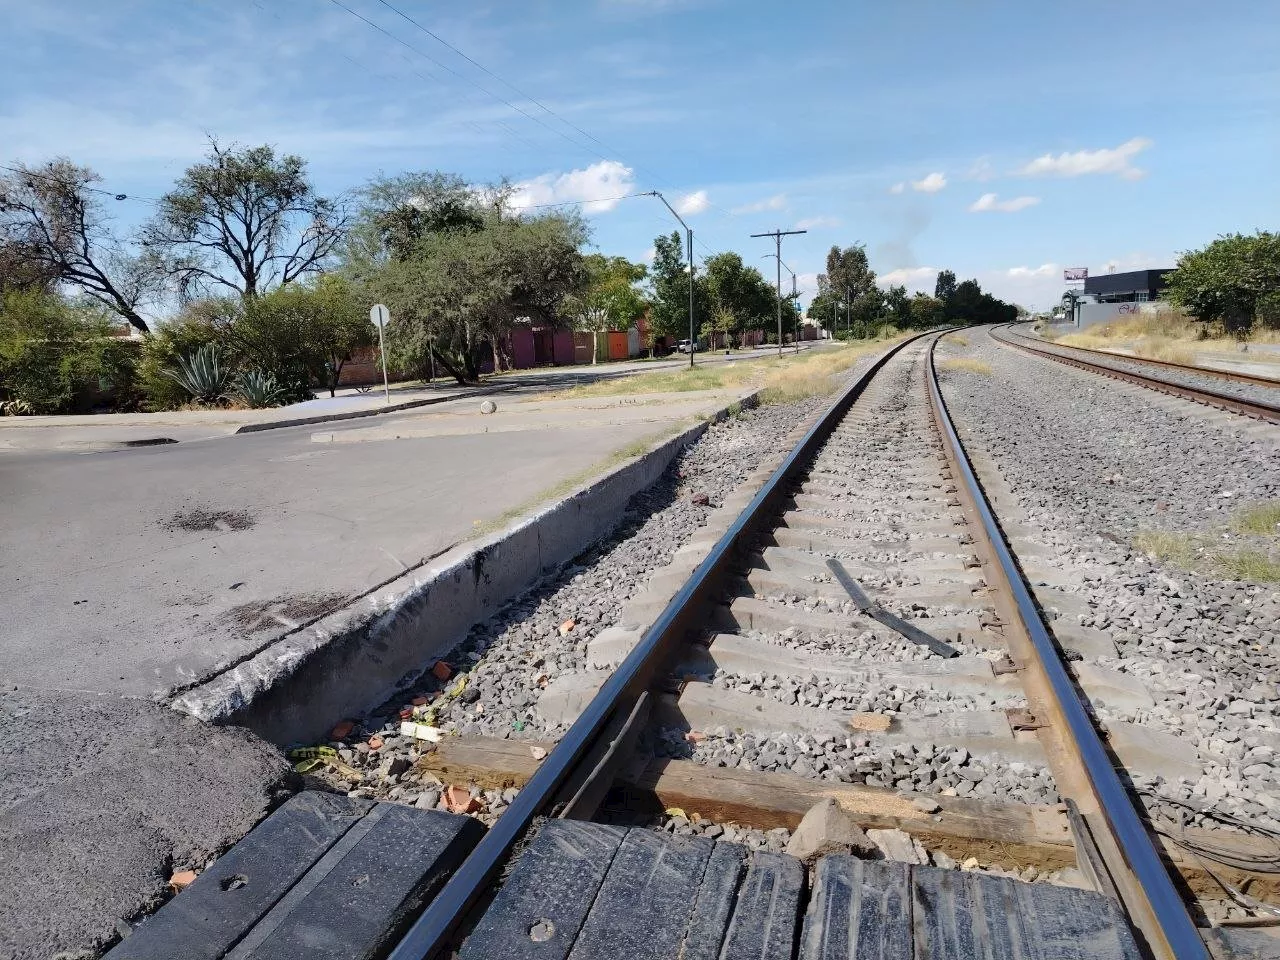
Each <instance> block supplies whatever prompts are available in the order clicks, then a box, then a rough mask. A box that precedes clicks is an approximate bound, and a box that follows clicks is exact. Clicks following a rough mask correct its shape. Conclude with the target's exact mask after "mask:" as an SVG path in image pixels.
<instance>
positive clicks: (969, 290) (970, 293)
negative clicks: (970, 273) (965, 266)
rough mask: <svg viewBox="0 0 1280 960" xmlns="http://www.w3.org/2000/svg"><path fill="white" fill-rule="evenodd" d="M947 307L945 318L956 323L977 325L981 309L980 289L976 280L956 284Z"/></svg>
mask: <svg viewBox="0 0 1280 960" xmlns="http://www.w3.org/2000/svg"><path fill="white" fill-rule="evenodd" d="M943 302H944V303H946V305H947V318H948V319H949V320H953V321H955V322H956V323H977V322H978V319H979V316H980V313H981V308H982V287H981V285H980V284H979V283H978V281H977V280H965V281H963V282H961V283H958V284H956V288H955V290H954V291H953V292H952V294H951V297H950V299H945V300H943Z"/></svg>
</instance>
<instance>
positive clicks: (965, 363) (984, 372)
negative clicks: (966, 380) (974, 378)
mask: <svg viewBox="0 0 1280 960" xmlns="http://www.w3.org/2000/svg"><path fill="white" fill-rule="evenodd" d="M938 367H939V369H942V370H946V371H949V372H950V371H955V370H963V371H965V372H966V373H976V374H980V375H981V376H984V377H989V376H991V375H992V370H991V365H990V364H988V363H985V362H984V361H982V360H976V359H974V358H973V357H952V358H951V359H950V360H943V361H942V362H941V363H939V364H938Z"/></svg>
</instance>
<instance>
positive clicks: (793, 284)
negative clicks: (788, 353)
mask: <svg viewBox="0 0 1280 960" xmlns="http://www.w3.org/2000/svg"><path fill="white" fill-rule="evenodd" d="M800 232H801V233H803V232H804V231H800ZM765 236H769V234H765ZM779 243H781V241H779ZM765 257H773V258H774V259H776V260H777V261H778V294H779V296H778V356H782V296H781V294H782V271H783V270H786V271H787V273H789V274H791V300H792V302H793V303H794V302H795V301H796V300H798V299H799V297H800V294H799V293H797V292H796V272H795V271H794V270H792V269H791V268H790V267H788V266H787V265H786V264H785V263H783V262H782V258H781V257H779V256H778V255H777V254H776V253H766V254H765V255H764V257H761V258H760V259H761V260H763V259H764V258H765ZM795 335H796V352H797V353H799V351H800V339H799V337H800V311H798V310H797V311H796V329H795Z"/></svg>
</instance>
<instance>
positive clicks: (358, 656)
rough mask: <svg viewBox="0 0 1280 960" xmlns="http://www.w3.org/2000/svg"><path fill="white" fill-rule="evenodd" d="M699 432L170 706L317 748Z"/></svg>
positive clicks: (554, 562) (544, 567) (596, 533)
mask: <svg viewBox="0 0 1280 960" xmlns="http://www.w3.org/2000/svg"><path fill="white" fill-rule="evenodd" d="M759 392H760V391H759V390H753V391H751V392H750V393H747V394H745V395H743V396H742V397H741V398H740V399H739V400H737V401H735V402H734V403H731V404H727V405H725V406H723V407H721V408H720V409H719V410H717V411H716V412H715V413H713V414H712V415H711V416H709V417H708V418H706V419H705V420H703V421H701V422H699V423H698V424H696V425H694V426H692V427H689V428H687V429H685V430H682V431H680V433H678V434H676V435H675V436H674V437H671V438H669V439H667V440H664V441H663V442H661V443H660V444H657V445H656V446H655V447H653V448H652V449H650V450H649V451H647V452H646V453H643V454H641V455H640V456H638V457H634V458H632V459H630V460H627V461H626V462H625V463H623V464H621V465H620V466H618V467H616V468H614V469H613V470H611V471H609V472H608V473H606V474H604V475H603V476H601V477H597V478H595V479H593V480H591V481H589V482H588V483H586V484H585V485H583V486H581V487H579V488H578V489H577V490H574V491H573V492H571V493H569V494H568V495H566V496H565V497H562V498H561V499H559V500H557V501H555V502H554V503H551V504H548V505H546V506H544V507H542V508H540V509H539V510H538V511H537V512H536V513H534V514H533V515H532V516H529V517H526V518H524V519H522V520H520V521H518V522H516V523H515V524H514V525H513V526H510V527H508V528H507V529H506V530H503V531H501V532H499V533H497V534H494V535H492V536H489V537H486V538H484V539H482V540H480V541H479V542H471V543H468V544H464V545H461V546H459V547H456V548H454V549H453V550H450V551H448V552H447V553H445V554H444V555H443V556H441V557H439V558H437V559H436V560H434V561H433V562H432V563H430V564H428V565H426V566H424V567H422V568H420V569H417V570H414V571H412V572H410V573H406V574H405V575H404V576H402V577H400V578H398V579H396V580H394V581H392V582H391V583H390V584H387V585H386V586H384V587H382V588H380V589H379V590H377V591H376V592H375V593H372V594H370V595H369V596H367V597H364V598H362V599H361V600H359V601H357V602H356V603H354V604H352V605H351V606H348V607H346V608H344V609H343V610H340V611H337V612H335V613H333V614H330V615H329V616H327V617H324V618H323V619H321V620H319V621H317V622H316V623H314V624H312V625H310V626H308V627H306V628H305V629H303V630H300V631H297V632H295V633H292V634H288V635H286V636H284V637H282V638H281V639H279V640H277V641H275V642H274V643H272V644H271V645H270V646H268V647H266V648H265V649H263V650H261V651H260V652H259V653H257V654H256V655H255V656H252V657H250V658H249V659H247V660H245V661H244V662H242V663H240V664H238V665H236V666H234V667H232V668H231V669H229V670H226V671H224V672H222V673H220V674H218V675H216V676H214V677H211V678H210V679H208V680H206V681H204V682H202V683H200V684H199V685H197V686H195V687H193V688H191V689H189V690H187V691H185V692H183V693H181V694H179V695H178V696H177V697H175V698H173V699H172V700H171V702H170V706H171V707H173V708H174V709H176V710H179V711H181V712H183V713H188V714H191V715H192V716H195V717H197V718H199V719H201V720H204V721H207V722H212V723H234V724H237V725H240V726H245V727H248V728H249V729H251V730H253V731H254V732H255V733H257V734H259V735H260V736H262V737H264V738H266V739H268V740H272V741H274V742H276V743H280V744H287V743H297V742H308V743H311V742H318V741H321V740H323V739H325V736H326V734H327V732H328V730H329V729H330V728H331V727H332V726H333V724H334V723H335V722H336V721H337V720H339V719H342V718H343V717H345V716H348V715H353V714H358V713H361V712H363V711H364V710H365V709H367V708H368V707H369V706H370V705H371V704H375V703H378V702H380V701H381V700H383V699H385V698H387V697H389V696H391V695H392V694H393V693H394V692H395V690H396V689H398V688H399V687H401V686H402V685H404V684H405V683H407V682H410V681H411V680H412V679H413V678H414V677H416V676H417V675H418V674H420V673H421V671H422V670H423V669H425V668H426V667H428V666H430V665H431V663H432V662H433V661H434V660H435V659H437V658H438V657H440V656H442V655H443V654H445V653H447V652H448V651H449V650H450V649H452V648H453V647H454V646H455V645H456V644H457V643H458V642H459V641H461V640H462V639H463V637H465V636H466V633H467V631H468V630H469V629H470V628H471V626H472V625H473V624H475V623H477V622H479V621H481V620H484V619H485V618H486V617H488V616H491V615H492V614H493V613H494V612H496V611H497V610H498V609H499V608H500V607H501V606H502V605H503V604H505V603H507V602H508V601H510V600H512V599H513V598H515V597H517V596H519V595H520V594H521V593H524V592H525V591H527V590H528V589H530V588H531V587H532V586H533V585H534V584H536V583H537V582H538V581H539V580H541V579H542V578H544V577H546V576H547V575H548V574H551V573H553V572H554V571H555V570H557V569H558V568H560V567H561V566H563V565H564V564H565V563H567V562H568V561H570V560H572V559H573V557H575V556H577V555H578V554H580V553H582V551H583V550H585V549H586V548H587V547H589V546H590V545H591V544H592V543H594V542H595V541H597V540H598V539H600V537H602V536H604V535H605V534H607V533H608V532H609V531H610V530H611V529H613V527H614V526H616V525H617V523H618V521H619V520H620V519H621V516H622V511H623V509H624V508H625V507H626V504H627V501H629V500H630V499H631V497H632V496H633V495H634V494H636V493H638V492H640V491H641V490H643V489H645V488H646V487H649V486H651V485H652V484H653V483H655V482H656V481H657V480H658V478H659V477H660V476H661V475H662V473H663V471H665V470H666V469H667V467H668V466H669V465H670V463H671V461H672V460H673V459H675V457H676V455H677V454H679V452H680V451H681V450H683V449H684V448H685V447H686V446H688V445H689V444H690V443H692V442H694V441H695V440H697V439H698V438H699V437H701V436H702V434H703V433H704V432H705V431H706V429H707V427H708V426H709V425H710V424H711V423H713V422H717V421H719V420H722V419H724V418H725V417H727V416H729V415H730V412H731V410H733V409H734V408H735V407H740V406H742V407H751V406H755V405H756V403H757V402H758V398H759Z"/></svg>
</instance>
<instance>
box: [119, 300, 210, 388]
mask: <svg viewBox="0 0 1280 960" xmlns="http://www.w3.org/2000/svg"><path fill="white" fill-rule="evenodd" d="M206 344H217V345H219V346H221V344H222V335H221V334H220V332H219V331H218V329H217V328H216V327H215V326H214V325H213V324H212V323H210V322H209V321H208V320H207V319H206V318H204V317H193V316H191V315H189V314H188V315H185V316H183V317H180V318H179V319H177V320H174V321H172V322H171V323H166V324H164V325H163V326H161V327H160V328H159V329H157V330H156V331H155V333H153V334H152V335H151V336H149V337H147V339H146V341H145V342H144V343H143V345H142V359H141V360H140V361H139V362H138V371H137V381H138V387H139V389H140V390H141V392H142V394H143V397H144V400H143V405H144V407H145V408H146V409H147V410H176V409H177V408H178V407H180V406H182V405H183V404H184V403H186V402H187V398H188V396H189V394H188V393H187V391H186V390H185V389H184V388H183V387H182V386H181V385H180V384H179V383H178V382H177V381H175V380H174V379H173V378H172V377H170V376H169V375H168V374H167V373H166V371H168V370H172V369H174V368H175V367H177V365H178V360H179V358H181V357H185V356H189V355H191V354H192V353H194V352H195V351H196V350H198V349H200V348H201V347H203V346H204V345H206Z"/></svg>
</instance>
